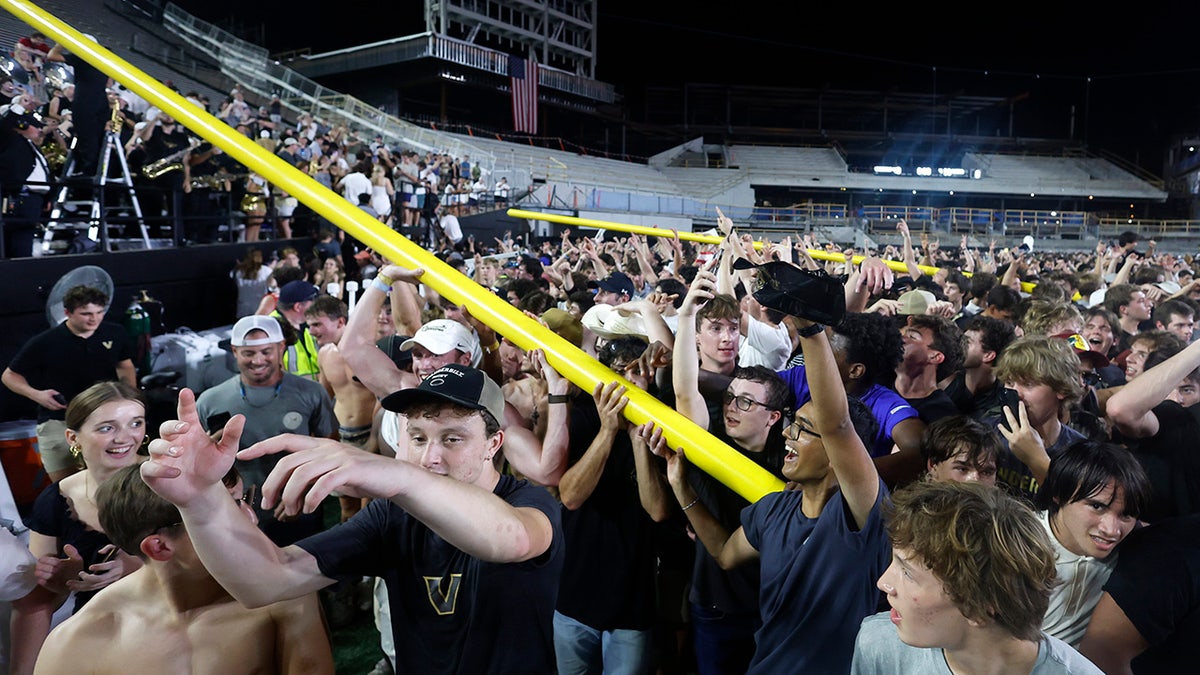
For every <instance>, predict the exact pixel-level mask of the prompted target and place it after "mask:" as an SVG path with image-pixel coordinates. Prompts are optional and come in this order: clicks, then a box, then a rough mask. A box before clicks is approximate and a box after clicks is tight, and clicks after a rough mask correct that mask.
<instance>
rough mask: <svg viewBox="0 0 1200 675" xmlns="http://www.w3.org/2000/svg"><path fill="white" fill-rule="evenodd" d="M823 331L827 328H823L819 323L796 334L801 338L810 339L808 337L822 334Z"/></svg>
mask: <svg viewBox="0 0 1200 675" xmlns="http://www.w3.org/2000/svg"><path fill="white" fill-rule="evenodd" d="M823 330H825V326H823V325H821V324H819V323H814V324H813V325H811V326H809V327H808V328H801V329H800V330H798V331H796V334H797V335H799V336H800V337H806V338H808V337H812V336H814V335H816V334H817V333H820V332H821V331H823Z"/></svg>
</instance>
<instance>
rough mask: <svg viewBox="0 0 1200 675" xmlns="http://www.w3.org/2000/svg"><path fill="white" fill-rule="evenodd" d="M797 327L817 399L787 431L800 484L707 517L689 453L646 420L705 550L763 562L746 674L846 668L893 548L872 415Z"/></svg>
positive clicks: (817, 335)
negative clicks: (689, 474)
mask: <svg viewBox="0 0 1200 675" xmlns="http://www.w3.org/2000/svg"><path fill="white" fill-rule="evenodd" d="M684 305H685V306H686V305H687V302H686V301H685V302H684ZM683 325H684V324H683V322H682V321H681V322H680V327H681V333H682V328H683ZM814 327H815V328H814ZM800 336H801V340H800V344H801V345H802V347H803V349H804V358H805V364H806V365H807V368H808V371H807V376H808V380H809V382H810V383H811V388H812V398H811V399H810V400H808V401H806V402H805V403H804V405H803V406H801V407H800V408H799V409H798V410H797V411H796V414H795V416H794V417H793V419H792V424H791V425H789V426H788V428H787V430H786V432H785V434H786V437H787V438H788V441H787V444H786V445H787V454H786V457H785V459H784V464H783V469H782V473H783V475H784V476H785V478H786V479H787V480H789V481H792V482H793V483H794V484H795V485H796V486H797V488H798V489H795V490H784V491H781V492H775V493H772V494H768V495H766V496H764V497H763V498H762V499H760V500H758V501H757V502H755V503H754V504H752V505H750V506H748V507H747V508H746V509H745V510H744V511H743V512H742V514H741V517H740V527H733V528H729V527H725V526H724V525H723V524H722V523H720V522H719V521H718V520H716V519H715V518H713V517H712V515H711V514H710V513H709V512H708V509H707V508H706V507H704V506H702V505H701V501H700V495H699V493H697V492H696V491H695V490H694V489H693V488H692V487H691V485H690V484H689V483H688V481H687V480H686V479H685V477H684V476H685V473H684V472H685V470H686V469H687V466H688V463H687V462H686V458H685V457H684V453H683V452H672V451H671V450H670V449H669V448H667V447H666V445H665V444H664V443H662V442H661V438H656V436H655V435H654V432H653V430H652V429H649V428H648V427H649V426H650V425H647V426H645V427H643V428H642V430H643V435H644V438H645V439H646V441H647V442H648V443H652V444H653V446H652V447H653V448H654V451H655V453H656V454H661V455H663V456H665V457H666V458H667V476H668V479H669V480H670V484H671V488H672V489H673V491H674V493H675V499H676V500H677V501H678V502H679V504H681V505H682V506H683V511H684V513H685V515H687V518H688V521H689V523H690V524H691V525H692V527H693V528H694V529H695V531H696V536H697V539H698V540H699V541H700V542H702V544H703V546H704V549H705V550H706V551H707V552H708V554H709V555H711V556H712V558H713V559H714V560H715V561H717V563H718V564H719V566H720V568H721V569H724V570H735V569H741V568H743V567H745V566H747V565H749V566H752V567H753V566H757V567H760V569H761V584H760V588H759V621H760V625H761V627H760V628H759V629H758V630H757V631H756V633H755V635H754V643H755V652H754V655H753V658H752V659H751V661H750V662H749V664H748V667H746V668H745V669H744V671H743V672H746V673H751V674H762V673H783V672H788V673H792V672H796V673H844V672H847V671H848V670H849V668H850V660H851V656H852V654H853V650H854V638H855V635H856V634H857V632H858V627H859V624H860V622H861V621H862V620H863V618H865V617H866V616H869V615H871V614H873V613H874V612H875V610H876V608H877V606H878V604H879V602H880V595H879V592H878V590H876V588H875V585H874V584H875V580H876V579H877V578H878V576H879V575H880V574H882V572H883V570H884V569H885V568H886V567H887V564H888V559H889V558H890V554H891V547H890V544H889V542H888V538H887V534H886V532H885V531H884V527H883V518H882V515H881V511H882V507H883V504H884V502H885V501H886V500H887V498H888V489H887V486H886V485H885V484H884V483H883V481H882V480H881V479H880V476H879V472H878V471H877V470H876V468H875V464H874V462H873V460H872V458H871V456H870V454H869V453H868V452H867V445H868V444H869V443H871V441H872V439H873V438H874V436H875V427H876V426H877V425H876V422H875V419H874V417H873V415H872V413H871V411H870V409H868V408H867V406H866V405H865V404H864V403H863V402H862V401H860V400H858V399H856V398H853V397H847V395H846V391H845V388H844V387H843V385H842V382H841V377H840V375H839V373H838V370H839V365H840V364H839V363H838V360H837V358H836V355H835V352H834V350H833V349H831V347H830V340H829V338H828V337H827V336H826V333H825V331H824V330H822V328H821V327H820V326H819V325H817V324H812V323H811V322H809V321H807V320H802V326H801V330H800ZM676 368H678V364H676ZM697 633H699V629H697ZM697 642H699V637H697ZM702 672H703V671H702Z"/></svg>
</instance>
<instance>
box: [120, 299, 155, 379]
mask: <svg viewBox="0 0 1200 675" xmlns="http://www.w3.org/2000/svg"><path fill="white" fill-rule="evenodd" d="M142 294H143V297H144V296H145V291H143V292H142ZM138 300H139V298H138V296H136V295H135V296H134V297H133V302H132V303H130V304H129V309H126V310H125V331H126V332H128V333H129V337H131V338H133V347H134V361H133V362H134V365H135V366H136V367H137V372H138V376H139V377H143V376H146V375H149V374H150V313H149V312H147V311H146V310H145V309H144V308H143V307H142V304H141V303H140V302H139V301H138Z"/></svg>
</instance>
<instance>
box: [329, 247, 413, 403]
mask: <svg viewBox="0 0 1200 675" xmlns="http://www.w3.org/2000/svg"><path fill="white" fill-rule="evenodd" d="M388 272H391V273H392V274H393V275H395V276H390V275H388V274H387V273H388ZM422 273H423V270H419V269H417V270H406V269H404V268H403V267H399V266H397V265H388V266H387V267H384V268H383V270H382V271H381V272H380V273H379V275H378V276H376V277H375V280H374V281H372V282H371V283H369V284H367V285H366V289H365V290H364V291H363V294H362V296H361V297H360V298H359V299H358V304H357V305H355V307H354V311H353V312H351V313H350V320H349V321H347V322H346V330H345V331H344V332H343V333H342V339H341V342H339V343H338V349H340V350H341V352H342V357H343V358H345V359H346V365H348V366H349V367H350V370H352V371H354V374H355V376H356V377H358V379H359V381H360V382H362V384H363V386H364V387H366V388H367V389H370V390H371V393H373V394H375V395H376V396H378V397H380V398H382V397H384V396H387V395H388V394H391V393H392V392H394V391H398V390H400V389H403V388H405V387H407V386H412V384H413V382H412V381H411V380H410V379H409V378H408V377H406V375H405V374H404V373H402V372H401V371H400V369H399V368H397V367H396V364H395V362H393V361H392V359H391V358H389V357H388V355H387V354H385V353H384V352H383V350H381V349H379V348H378V347H376V346H375V322H376V319H377V317H378V316H379V311H380V310H381V309H382V308H383V303H384V301H385V300H386V298H387V292H386V291H385V290H383V288H380V287H381V286H382V287H388V286H393V285H394V286H395V287H397V288H398V287H402V286H403V287H408V289H409V290H411V289H412V288H414V286H413V284H415V283H416V280H417V279H418V278H420V276H421V274H422ZM379 276H383V277H384V279H382V280H381V279H380V278H379ZM388 281H394V282H396V283H395V284H389V283H387V282H388ZM406 282H407V283H406ZM393 316H394V313H393ZM413 332H414V333H415V332H416V331H413ZM412 334H413V333H409V335H412Z"/></svg>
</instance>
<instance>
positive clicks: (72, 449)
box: [67, 443, 83, 460]
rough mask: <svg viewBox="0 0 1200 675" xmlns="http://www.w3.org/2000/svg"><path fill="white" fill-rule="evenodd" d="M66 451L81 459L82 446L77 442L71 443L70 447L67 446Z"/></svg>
mask: <svg viewBox="0 0 1200 675" xmlns="http://www.w3.org/2000/svg"><path fill="white" fill-rule="evenodd" d="M67 452H70V453H71V456H72V457H74V458H75V459H77V460H82V459H83V448H82V447H80V446H79V444H78V443H72V444H71V447H70V448H67Z"/></svg>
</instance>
